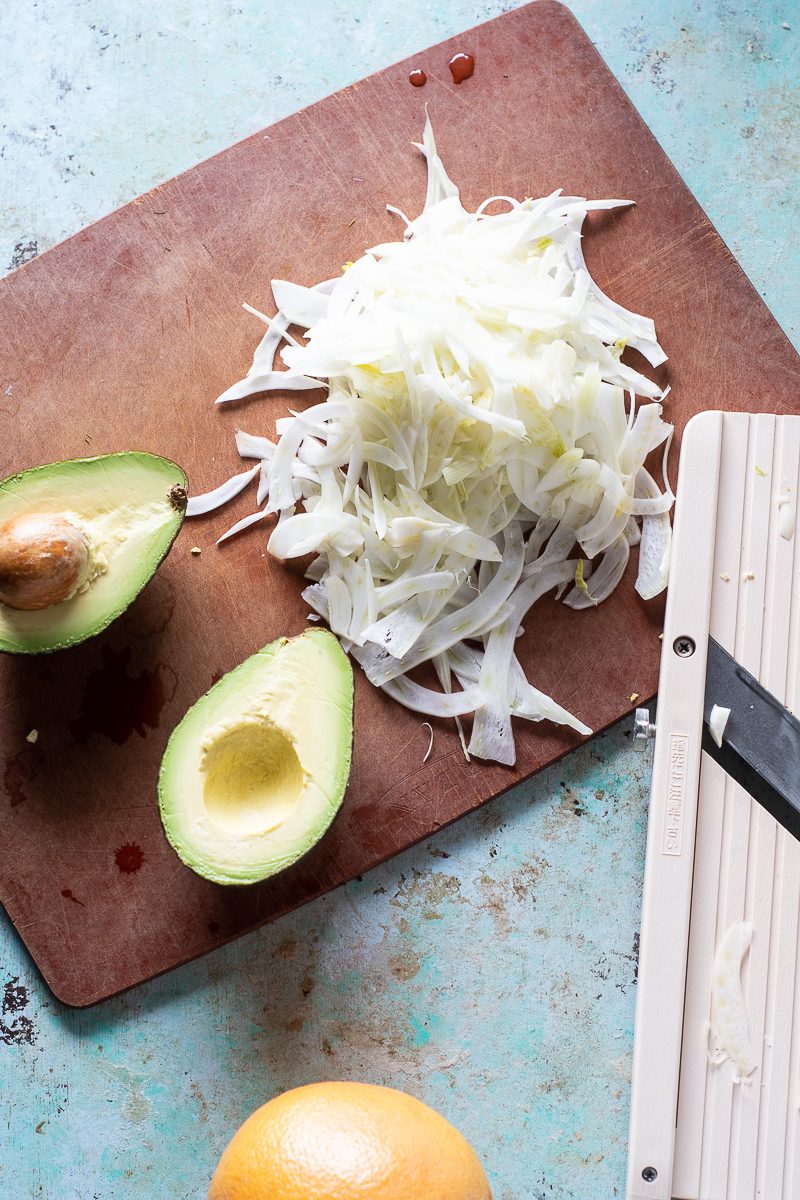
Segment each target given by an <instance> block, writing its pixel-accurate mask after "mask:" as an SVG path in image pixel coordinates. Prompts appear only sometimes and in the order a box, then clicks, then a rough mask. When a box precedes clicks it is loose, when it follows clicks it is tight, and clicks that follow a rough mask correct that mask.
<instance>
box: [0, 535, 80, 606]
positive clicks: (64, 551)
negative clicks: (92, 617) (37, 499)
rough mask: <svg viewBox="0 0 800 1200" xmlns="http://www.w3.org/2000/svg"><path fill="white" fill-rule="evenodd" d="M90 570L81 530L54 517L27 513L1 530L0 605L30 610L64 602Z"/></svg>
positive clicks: (78, 587)
mask: <svg viewBox="0 0 800 1200" xmlns="http://www.w3.org/2000/svg"><path fill="white" fill-rule="evenodd" d="M91 571H92V555H91V552H90V549H89V540H88V538H87V536H86V534H85V533H84V531H83V530H82V529H81V528H79V527H78V526H77V525H75V524H74V523H73V522H72V521H69V520H67V518H66V517H65V516H62V515H60V514H59V513H28V514H25V515H23V516H19V517H14V518H13V519H12V520H10V521H6V523H5V525H3V526H2V528H0V602H2V603H3V604H7V605H8V606H9V608H17V609H22V610H24V611H32V610H34V609H41V608H50V607H51V605H53V604H60V603H61V602H62V601H63V600H69V599H70V598H71V597H72V596H74V595H75V593H76V592H78V591H79V590H80V588H82V587H83V586H84V584H85V583H86V582H87V581H88V579H89V576H90V574H91Z"/></svg>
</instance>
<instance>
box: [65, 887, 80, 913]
mask: <svg viewBox="0 0 800 1200" xmlns="http://www.w3.org/2000/svg"><path fill="white" fill-rule="evenodd" d="M61 895H62V896H63V897H64V899H65V900H71V901H72V903H73V904H80V906H81V908H86V905H85V904H84V903H83V901H82V900H79V899H78V897H77V896H75V895H73V893H72V892H71V891H70V889H69V888H62V889H61Z"/></svg>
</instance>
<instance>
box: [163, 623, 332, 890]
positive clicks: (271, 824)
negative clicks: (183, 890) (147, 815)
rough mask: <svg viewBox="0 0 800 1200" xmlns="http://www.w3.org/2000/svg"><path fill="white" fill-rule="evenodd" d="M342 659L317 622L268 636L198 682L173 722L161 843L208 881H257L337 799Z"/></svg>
mask: <svg viewBox="0 0 800 1200" xmlns="http://www.w3.org/2000/svg"><path fill="white" fill-rule="evenodd" d="M352 742H353V669H352V667H351V665H350V660H349V659H348V657H347V655H346V654H345V653H344V651H343V650H342V648H341V646H340V645H339V642H338V641H337V639H336V638H335V637H334V636H333V634H332V633H328V631H327V630H325V629H309V630H307V631H306V632H305V633H302V634H300V636H299V637H295V638H290V639H287V638H278V640H277V641H275V642H271V643H270V645H268V646H265V647H264V648H263V650H259V651H258V652H257V653H256V654H253V655H251V657H250V658H248V659H246V660H245V662H243V663H242V664H241V666H238V667H236V668H235V669H234V670H233V671H230V672H229V673H228V674H227V675H223V677H222V679H220V680H219V682H218V683H216V684H215V685H214V687H213V688H211V690H210V691H208V692H206V694H205V695H204V696H201V697H200V699H199V700H198V701H197V702H196V704H194V705H193V706H192V708H190V709H189V711H188V712H187V714H186V716H185V717H184V718H183V720H182V721H181V723H180V724H179V725H178V726H177V727H176V729H175V730H174V731H173V733H172V736H171V737H170V739H169V742H168V743H167V748H166V750H165V752H164V758H163V760H162V762H161V771H160V774H159V778H158V802H159V808H160V810H161V820H162V821H163V823H164V830H165V832H166V835H167V837H168V839H169V841H170V842H171V843H172V845H173V847H174V848H175V850H176V851H177V853H178V856H179V857H180V858H181V859H182V860H183V862H184V863H185V864H186V866H187V867H191V868H192V870H193V871H196V872H197V874H198V875H202V876H204V878H206V879H210V880H211V881H212V882H214V883H225V884H236V883H257V882H258V881H259V880H262V879H267V878H268V877H269V876H270V875H275V874H277V872H278V871H283V870H285V868H286V867H288V866H290V865H291V864H292V863H293V862H296V861H297V859H298V858H300V857H301V856H302V855H303V854H305V853H306V852H307V851H308V850H310V849H311V847H312V846H314V845H315V844H316V843H317V842H318V841H319V840H320V838H321V837H322V835H323V834H324V833H325V831H326V830H327V828H328V826H329V825H330V823H331V821H332V820H333V818H334V817H335V816H336V813H337V812H338V810H339V807H340V806H341V803H342V800H343V798H344V793H345V788H346V787H347V780H348V778H349V775H350V764H351V758H352Z"/></svg>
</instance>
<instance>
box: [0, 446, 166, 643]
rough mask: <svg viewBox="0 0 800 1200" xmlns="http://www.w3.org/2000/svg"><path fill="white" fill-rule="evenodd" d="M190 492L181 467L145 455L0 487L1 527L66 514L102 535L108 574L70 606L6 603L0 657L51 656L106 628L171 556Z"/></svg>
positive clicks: (75, 462)
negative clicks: (29, 516) (32, 515)
mask: <svg viewBox="0 0 800 1200" xmlns="http://www.w3.org/2000/svg"><path fill="white" fill-rule="evenodd" d="M187 492H188V483H187V479H186V475H185V473H184V471H183V470H182V469H181V467H179V466H178V465H177V464H176V463H174V462H172V461H171V460H170V459H167V458H162V457H160V456H159V455H155V454H148V453H147V452H145V451H123V452H120V453H117V454H106V455H101V456H97V457H94V458H76V459H67V460H65V461H64V462H56V463H48V464H46V465H44V466H39V467H31V468H30V469H29V470H27V471H21V472H20V473H19V474H17V475H12V476H10V477H9V478H7V479H3V480H2V481H0V527H2V526H3V525H5V524H6V522H7V521H10V520H12V519H13V518H14V517H16V516H19V515H21V514H22V513H24V512H53V513H67V514H70V515H73V516H75V517H77V518H79V519H80V520H82V521H83V520H85V521H86V524H87V527H88V528H89V530H90V532H91V530H92V529H93V528H94V527H97V528H99V529H102V533H101V534H99V535H98V536H97V538H96V539H93V543H96V546H97V548H98V549H99V551H100V553H102V554H104V557H105V558H106V559H107V569H106V570H105V572H104V573H103V574H101V575H99V576H98V577H97V579H95V580H94V581H93V582H92V583H90V584H89V586H88V588H87V589H86V591H85V592H82V593H78V594H77V595H76V596H73V597H72V599H70V600H65V601H63V602H62V603H60V604H54V605H52V606H51V607H50V608H45V609H39V610H37V611H35V612H20V611H17V610H14V609H11V608H9V607H8V606H6V605H4V604H0V651H4V652H5V653H8V654H47V653H50V652H52V651H54V650H65V649H67V648H69V647H71V646H77V645H79V644H80V643H81V642H84V641H86V640H87V638H90V637H94V636H95V635H96V634H98V633H101V632H102V631H103V630H104V629H106V628H107V627H108V626H109V625H110V624H111V622H112V621H114V620H116V618H117V617H119V616H121V614H122V613H124V612H125V610H126V609H127V608H129V607H130V605H131V604H132V603H133V601H134V600H135V599H136V597H137V596H138V595H139V593H140V592H141V591H142V589H143V588H144V587H145V586H146V584H147V583H149V582H150V580H151V579H152V577H153V575H154V574H155V573H156V571H157V570H158V568H159V566H160V565H161V563H162V562H163V560H164V558H165V557H166V555H167V554H168V553H169V551H170V549H171V547H172V544H173V542H174V541H175V538H176V537H177V536H178V533H179V531H180V528H181V526H182V524H183V520H184V516H185V512H186V495H187ZM106 551H108V553H107V554H106V553H105V552H106Z"/></svg>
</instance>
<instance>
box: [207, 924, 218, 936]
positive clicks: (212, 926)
mask: <svg viewBox="0 0 800 1200" xmlns="http://www.w3.org/2000/svg"><path fill="white" fill-rule="evenodd" d="M208 932H209V933H210V934H211V935H212V937H216V936H217V934H218V933H219V923H218V922H217V921H209V922H208Z"/></svg>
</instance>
